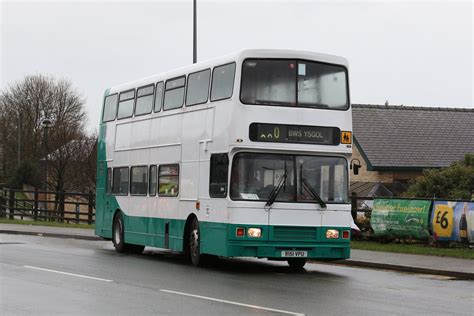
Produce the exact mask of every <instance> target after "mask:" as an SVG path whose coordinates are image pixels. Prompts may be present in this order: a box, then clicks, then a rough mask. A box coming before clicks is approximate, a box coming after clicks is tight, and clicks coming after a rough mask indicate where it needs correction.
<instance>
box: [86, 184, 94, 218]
mask: <svg viewBox="0 0 474 316" xmlns="http://www.w3.org/2000/svg"><path fill="white" fill-rule="evenodd" d="M93 208H94V194H93V193H92V192H91V191H89V212H88V218H87V223H88V224H89V225H91V224H92V212H93Z"/></svg>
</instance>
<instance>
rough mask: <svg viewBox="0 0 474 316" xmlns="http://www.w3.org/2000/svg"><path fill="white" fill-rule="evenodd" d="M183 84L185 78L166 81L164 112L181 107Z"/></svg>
mask: <svg viewBox="0 0 474 316" xmlns="http://www.w3.org/2000/svg"><path fill="white" fill-rule="evenodd" d="M185 84H186V77H185V76H182V77H179V78H175V79H171V80H168V81H166V86H165V99H164V102H163V109H164V110H165V111H166V110H171V109H177V108H180V107H182V106H183V102H184V86H185Z"/></svg>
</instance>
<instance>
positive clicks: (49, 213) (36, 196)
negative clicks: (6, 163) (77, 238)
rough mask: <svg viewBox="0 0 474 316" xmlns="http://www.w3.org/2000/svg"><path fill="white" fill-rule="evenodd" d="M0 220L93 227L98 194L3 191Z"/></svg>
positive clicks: (0, 195) (6, 189)
mask: <svg viewBox="0 0 474 316" xmlns="http://www.w3.org/2000/svg"><path fill="white" fill-rule="evenodd" d="M0 217H8V218H9V219H21V220H34V221H50V222H63V223H87V224H93V223H94V221H95V194H94V193H92V192H90V193H77V192H53V191H40V190H34V191H33V190H32V191H28V190H14V189H8V188H3V189H1V190H0Z"/></svg>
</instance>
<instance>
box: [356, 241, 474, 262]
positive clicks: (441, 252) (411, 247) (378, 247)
mask: <svg viewBox="0 0 474 316" xmlns="http://www.w3.org/2000/svg"><path fill="white" fill-rule="evenodd" d="M351 246H352V249H360V250H370V251H385V252H395V253H407V254H412V255H429V256H438V257H452V258H462V259H474V249H469V248H467V247H463V248H439V247H435V246H431V245H422V244H395V243H387V244H385V243H379V242H375V241H358V240H353V241H352V242H351Z"/></svg>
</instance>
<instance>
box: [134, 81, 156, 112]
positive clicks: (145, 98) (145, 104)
mask: <svg viewBox="0 0 474 316" xmlns="http://www.w3.org/2000/svg"><path fill="white" fill-rule="evenodd" d="M154 90H155V85H149V86H146V87H141V88H138V91H137V104H135V115H143V114H149V113H151V109H152V107H153V93H154Z"/></svg>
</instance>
